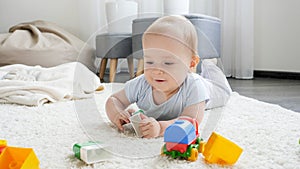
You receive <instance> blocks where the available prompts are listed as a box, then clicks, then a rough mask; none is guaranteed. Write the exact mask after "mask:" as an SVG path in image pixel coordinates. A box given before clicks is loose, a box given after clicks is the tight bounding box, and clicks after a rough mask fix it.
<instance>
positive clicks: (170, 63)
mask: <svg viewBox="0 0 300 169" xmlns="http://www.w3.org/2000/svg"><path fill="white" fill-rule="evenodd" d="M173 64H174V63H173V62H165V65H173Z"/></svg>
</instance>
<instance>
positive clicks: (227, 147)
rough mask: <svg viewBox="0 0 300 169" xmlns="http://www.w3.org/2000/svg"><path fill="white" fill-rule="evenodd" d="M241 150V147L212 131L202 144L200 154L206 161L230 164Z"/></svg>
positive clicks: (236, 158) (238, 155) (235, 159)
mask: <svg viewBox="0 0 300 169" xmlns="http://www.w3.org/2000/svg"><path fill="white" fill-rule="evenodd" d="M242 152H243V149H242V148H241V147H239V146H238V145H236V144H235V143H233V142H231V141H230V140H228V139H226V138H224V137H223V136H221V135H219V134H217V133H216V132H213V133H212V134H211V136H210V137H209V139H208V141H207V143H206V144H205V146H204V151H203V152H202V155H203V156H204V158H205V160H206V161H207V162H208V163H216V164H221V165H232V164H234V163H235V162H236V161H237V160H238V158H239V157H240V155H241V153H242Z"/></svg>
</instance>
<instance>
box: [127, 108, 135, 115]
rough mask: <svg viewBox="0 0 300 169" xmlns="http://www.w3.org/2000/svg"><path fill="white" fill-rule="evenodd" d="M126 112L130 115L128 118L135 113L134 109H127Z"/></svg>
mask: <svg viewBox="0 0 300 169" xmlns="http://www.w3.org/2000/svg"><path fill="white" fill-rule="evenodd" d="M127 112H128V113H129V114H130V116H131V115H132V113H134V112H136V111H135V110H134V109H128V110H127Z"/></svg>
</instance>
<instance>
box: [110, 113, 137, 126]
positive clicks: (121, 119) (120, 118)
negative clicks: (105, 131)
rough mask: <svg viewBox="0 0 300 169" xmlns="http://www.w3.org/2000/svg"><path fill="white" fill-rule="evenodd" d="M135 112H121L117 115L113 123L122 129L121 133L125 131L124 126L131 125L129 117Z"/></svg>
mask: <svg viewBox="0 0 300 169" xmlns="http://www.w3.org/2000/svg"><path fill="white" fill-rule="evenodd" d="M133 111H134V110H132V109H128V110H124V111H121V112H120V113H118V114H116V116H115V118H114V120H113V123H114V124H115V125H116V126H117V127H118V129H120V130H121V131H124V127H123V126H122V125H123V124H126V123H129V117H130V116H131V114H132V113H133Z"/></svg>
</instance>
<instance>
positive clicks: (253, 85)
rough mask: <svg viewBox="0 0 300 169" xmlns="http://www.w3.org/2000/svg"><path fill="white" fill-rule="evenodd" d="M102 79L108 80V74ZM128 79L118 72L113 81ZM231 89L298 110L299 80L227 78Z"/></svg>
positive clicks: (299, 99) (299, 96)
mask: <svg viewBox="0 0 300 169" xmlns="http://www.w3.org/2000/svg"><path fill="white" fill-rule="evenodd" d="M104 80H105V81H106V82H107V81H108V75H105V77H104ZM127 80H129V75H128V73H118V74H117V75H116V80H115V82H125V81H127ZM228 81H229V83H230V85H231V87H232V90H233V91H236V92H238V93H239V94H240V95H243V96H247V97H251V98H255V99H257V100H260V101H264V102H268V103H273V104H278V105H280V106H282V107H284V108H287V109H290V110H293V111H296V112H300V80H289V79H275V78H254V79H253V80H238V79H233V78H229V79H228Z"/></svg>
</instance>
